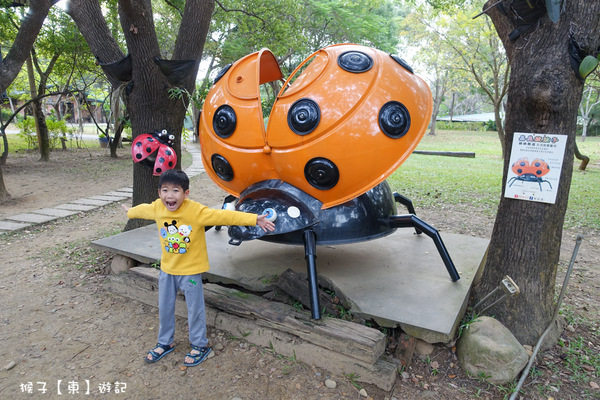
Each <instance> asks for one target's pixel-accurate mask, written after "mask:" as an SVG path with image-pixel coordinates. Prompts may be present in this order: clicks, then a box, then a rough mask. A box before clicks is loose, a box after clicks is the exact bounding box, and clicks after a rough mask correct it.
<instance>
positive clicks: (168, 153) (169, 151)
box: [165, 149, 173, 156]
mask: <svg viewBox="0 0 600 400" xmlns="http://www.w3.org/2000/svg"><path fill="white" fill-rule="evenodd" d="M165 154H166V155H168V156H170V155H171V154H173V153H172V152H171V150H169V149H167V150H165Z"/></svg>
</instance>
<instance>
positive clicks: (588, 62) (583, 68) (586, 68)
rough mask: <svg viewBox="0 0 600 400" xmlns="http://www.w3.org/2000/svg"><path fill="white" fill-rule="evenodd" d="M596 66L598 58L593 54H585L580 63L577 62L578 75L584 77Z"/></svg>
mask: <svg viewBox="0 0 600 400" xmlns="http://www.w3.org/2000/svg"><path fill="white" fill-rule="evenodd" d="M596 67H598V59H597V58H596V57H594V56H585V58H584V59H583V60H582V61H581V64H579V75H581V77H582V78H583V79H585V78H587V76H588V75H589V74H591V73H592V72H593V71H594V70H595V69H596Z"/></svg>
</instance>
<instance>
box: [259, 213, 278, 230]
mask: <svg viewBox="0 0 600 400" xmlns="http://www.w3.org/2000/svg"><path fill="white" fill-rule="evenodd" d="M256 225H258V226H260V227H261V228H262V230H263V231H265V232H273V231H274V230H275V224H274V223H273V222H271V221H269V220H267V217H266V216H264V215H259V216H258V217H256Z"/></svg>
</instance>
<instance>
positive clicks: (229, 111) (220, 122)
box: [213, 104, 237, 139]
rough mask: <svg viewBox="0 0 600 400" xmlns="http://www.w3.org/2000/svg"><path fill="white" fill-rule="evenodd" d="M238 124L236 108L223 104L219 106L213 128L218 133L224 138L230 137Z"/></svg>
mask: <svg viewBox="0 0 600 400" xmlns="http://www.w3.org/2000/svg"><path fill="white" fill-rule="evenodd" d="M236 125H237V117H236V115H235V110H234V109H233V108H232V107H231V106H228V105H227V104H223V105H222V106H221V107H219V108H217V111H216V112H215V116H214V117H213V129H214V130H215V133H216V134H217V135H219V136H220V137H222V138H223V139H226V138H228V137H229V136H231V135H233V132H234V131H235V127H236Z"/></svg>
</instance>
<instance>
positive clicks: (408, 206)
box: [394, 192, 422, 234]
mask: <svg viewBox="0 0 600 400" xmlns="http://www.w3.org/2000/svg"><path fill="white" fill-rule="evenodd" d="M394 200H396V203H400V204H402V205H403V206H404V207H406V209H407V210H408V212H409V213H411V214H413V215H417V213H416V212H415V207H414V206H413V203H412V200H411V199H409V198H408V197H406V196H402V195H401V194H400V193H398V192H394ZM415 232H416V233H417V234H421V233H422V232H421V231H420V230H419V229H418V228H417V227H416V226H415Z"/></svg>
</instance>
